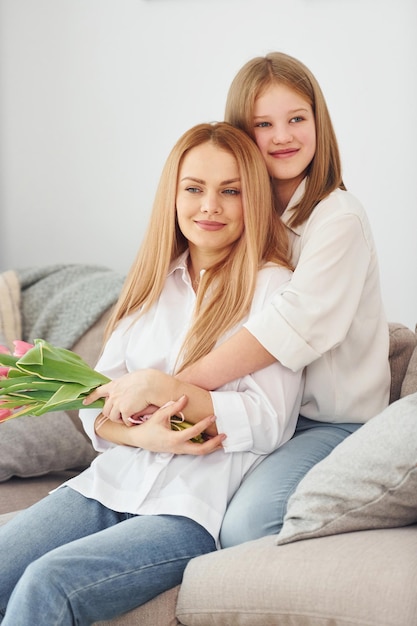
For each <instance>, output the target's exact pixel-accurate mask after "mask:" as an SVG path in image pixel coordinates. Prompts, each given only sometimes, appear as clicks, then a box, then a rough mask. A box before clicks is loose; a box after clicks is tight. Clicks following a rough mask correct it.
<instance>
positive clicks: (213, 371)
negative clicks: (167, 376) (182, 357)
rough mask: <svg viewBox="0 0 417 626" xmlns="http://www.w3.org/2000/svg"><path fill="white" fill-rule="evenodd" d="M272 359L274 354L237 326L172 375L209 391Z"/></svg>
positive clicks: (262, 365)
mask: <svg viewBox="0 0 417 626" xmlns="http://www.w3.org/2000/svg"><path fill="white" fill-rule="evenodd" d="M275 361H276V359H275V357H273V356H272V354H270V353H269V352H268V351H267V350H265V348H264V347H263V346H262V344H260V343H259V341H258V340H257V339H256V338H255V337H254V336H253V335H251V333H250V332H249V331H248V330H246V328H241V329H240V330H238V331H237V333H236V334H235V335H233V336H232V337H230V339H228V340H227V341H225V342H224V343H222V344H221V345H220V346H219V347H218V348H216V349H215V350H213V351H212V352H210V353H209V354H207V355H206V356H205V357H203V358H202V359H200V360H199V361H197V362H196V363H193V364H192V365H190V366H189V367H187V368H186V369H185V370H184V371H182V372H180V373H179V374H177V376H176V378H177V379H178V380H179V381H182V382H184V383H190V384H192V385H197V386H198V387H202V388H203V389H210V390H213V389H217V388H218V387H221V386H222V385H225V384H226V383H229V382H231V381H232V380H236V379H238V378H242V377H243V376H246V375H247V374H252V373H253V372H257V371H258V370H260V369H263V368H264V367H267V366H268V365H272V363H274V362H275Z"/></svg>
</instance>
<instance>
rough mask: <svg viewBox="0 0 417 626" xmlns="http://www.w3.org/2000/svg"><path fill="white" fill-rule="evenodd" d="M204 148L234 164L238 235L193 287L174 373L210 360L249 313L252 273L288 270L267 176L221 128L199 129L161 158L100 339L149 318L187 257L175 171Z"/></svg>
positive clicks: (244, 142) (244, 141)
mask: <svg viewBox="0 0 417 626" xmlns="http://www.w3.org/2000/svg"><path fill="white" fill-rule="evenodd" d="M207 142H209V143H212V144H213V145H214V146H216V147H218V148H219V149H220V150H225V151H227V152H229V153H230V154H231V155H232V156H233V157H234V158H235V159H236V162H237V165H238V169H239V174H240V179H241V198H242V207H243V219H244V231H243V234H242V236H241V237H240V239H238V240H237V241H236V242H235V243H234V244H233V246H232V249H231V251H230V252H229V253H228V254H227V255H226V256H225V257H224V258H222V259H221V260H220V261H219V262H217V263H216V264H215V265H213V266H212V267H208V268H206V271H205V273H204V275H203V276H202V278H201V280H200V285H199V289H198V293H197V298H196V307H195V311H194V318H193V323H192V326H191V328H190V330H189V332H188V334H187V336H186V338H185V341H184V344H183V347H182V351H181V369H183V368H184V367H186V366H187V365H189V364H190V363H193V362H194V361H196V360H197V359H199V358H200V357H202V356H204V355H205V354H207V353H208V352H210V350H212V349H213V347H214V345H215V343H216V341H217V339H218V338H220V337H221V336H222V335H223V334H224V333H226V332H227V331H228V330H231V329H232V328H233V327H234V326H235V325H236V324H237V323H238V322H239V321H240V320H241V319H242V318H243V317H244V316H245V315H246V314H247V313H248V312H249V308H250V305H251V301H252V298H253V294H254V290H255V285H256V279H257V273H258V271H259V269H260V268H261V267H262V265H263V264H264V263H266V262H268V261H272V262H275V263H278V264H280V265H282V266H285V267H290V262H289V246H288V239H287V234H286V230H285V227H284V226H283V224H282V223H281V220H280V219H279V217H278V215H277V213H276V211H275V209H274V206H273V199H272V192H271V186H270V182H269V175H268V172H267V170H266V166H265V163H264V160H263V158H262V156H261V154H260V152H259V150H258V148H257V146H256V144H254V143H253V141H252V140H251V139H250V138H249V137H248V136H247V135H246V134H245V133H244V132H243V131H240V130H239V129H237V128H234V127H233V126H231V125H230V124H227V123H225V122H220V123H213V124H199V125H197V126H194V127H193V128H191V129H190V130H188V131H187V132H186V133H184V135H182V137H181V138H180V139H179V140H178V141H177V143H176V144H175V146H174V148H173V149H172V151H171V153H170V155H169V156H168V159H167V161H166V163H165V166H164V168H163V171H162V175H161V178H160V182H159V185H158V188H157V191H156V196H155V201H154V205H153V209H152V213H151V218H150V221H149V225H148V229H147V232H146V234H145V236H144V239H143V243H142V245H141V247H140V249H139V251H138V254H137V256H136V259H135V261H134V263H133V265H132V267H131V269H130V272H129V274H128V276H127V278H126V281H125V284H124V286H123V289H122V292H121V295H120V297H119V300H118V302H117V303H116V306H115V309H114V311H113V315H112V317H111V319H110V321H109V324H108V326H107V332H106V338H108V336H109V335H110V333H111V332H112V330H113V329H114V328H115V326H116V325H117V323H118V322H119V320H121V319H122V318H124V317H126V316H127V315H131V314H133V313H136V312H137V313H138V315H143V314H144V313H146V312H147V311H149V309H150V308H151V307H152V305H153V304H154V303H155V302H156V301H157V299H158V298H159V296H160V294H161V292H162V289H163V287H164V283H165V280H166V277H167V274H168V271H169V267H170V264H171V263H172V261H174V260H175V259H176V258H177V257H178V256H179V255H181V253H183V252H184V251H185V250H186V249H187V247H188V242H187V240H186V239H185V237H184V236H183V234H182V232H181V230H180V229H179V226H178V220H177V214H176V206H175V203H176V195H177V185H178V175H179V169H180V167H181V164H182V161H183V159H184V156H185V154H187V153H188V152H189V151H190V150H192V149H193V148H195V147H197V146H200V145H202V144H204V143H207ZM206 294H207V298H205V296H206Z"/></svg>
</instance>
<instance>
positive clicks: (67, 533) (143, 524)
mask: <svg viewBox="0 0 417 626" xmlns="http://www.w3.org/2000/svg"><path fill="white" fill-rule="evenodd" d="M287 243H288V242H287V238H286V234H285V229H284V227H283V225H282V224H281V222H280V220H279V218H278V217H277V215H276V213H275V211H274V209H273V202H272V195H271V192H270V185H269V180H268V174H267V171H266V168H265V164H264V162H263V159H262V157H261V155H260V153H259V151H258V149H257V148H256V146H255V144H254V143H253V142H252V141H251V140H250V139H249V138H248V137H247V135H246V134H245V133H243V132H242V131H239V130H237V129H235V128H233V127H232V126H230V125H228V124H225V123H220V124H213V125H211V124H202V125H199V126H196V127H194V128H192V129H191V130H190V131H188V132H186V133H185V134H184V135H183V136H182V137H181V138H180V140H179V141H178V142H177V144H176V145H175V146H174V148H173V150H172V152H171V154H170V156H169V158H168V160H167V163H166V165H165V168H164V170H163V173H162V177H161V181H160V184H159V187H158V190H157V194H156V199H155V203H154V207H153V212H152V216H151V220H150V225H149V228H148V233H147V236H146V237H145V240H144V244H143V245H142V247H141V248H140V250H139V253H138V256H137V259H136V261H135V263H134V264H133V266H132V269H131V271H130V273H129V275H128V277H127V280H126V283H125V286H124V289H123V291H122V294H121V296H120V299H119V301H118V304H117V306H116V308H115V311H114V315H113V318H112V320H111V322H110V328H109V333H110V334H109V339H108V341H107V342H106V345H105V348H104V351H103V354H102V356H101V358H100V360H99V363H98V366H97V369H99V370H100V371H102V372H103V373H105V374H106V375H107V376H109V377H110V378H112V377H122V380H128V381H130V384H132V381H133V382H134V381H135V380H136V378H135V377H136V374H137V371H138V370H139V371H141V372H142V377H143V378H144V379H145V380H146V381H148V389H149V390H151V391H149V393H150V394H151V395H150V396H149V397H150V400H149V403H150V404H152V403H153V402H154V398H153V396H152V393H153V392H155V393H158V394H159V393H160V391H158V388H160V387H164V388H165V389H166V390H168V392H167V393H168V395H169V394H170V393H171V389H175V379H174V377H173V375H172V374H173V373H174V372H176V371H179V370H180V369H181V368H184V367H185V366H186V365H190V364H192V363H193V362H194V361H195V360H196V359H198V358H200V357H202V356H204V355H205V354H207V353H208V352H209V351H210V350H211V349H213V347H214V346H215V345H216V343H218V342H219V340H221V341H223V340H224V339H225V338H226V337H227V336H228V335H230V334H231V333H232V332H234V331H235V330H236V328H237V327H238V326H241V325H242V323H243V322H244V321H245V320H246V319H247V317H248V315H249V314H250V315H252V314H255V313H256V312H257V311H259V310H261V309H263V308H265V306H266V305H267V304H268V302H270V301H271V299H272V298H274V297H276V296H277V295H278V294H279V293H280V291H282V289H283V288H284V285H285V284H286V283H287V282H288V280H289V278H290V276H291V272H290V269H289V262H288V258H287ZM138 378H139V379H140V375H138ZM172 381H173V382H172ZM301 381H302V375H301V372H296V373H293V372H291V371H290V370H289V369H287V368H285V367H284V366H282V365H281V364H279V363H278V362H275V363H273V364H271V365H270V366H268V367H266V368H264V369H263V370H260V371H258V372H257V373H255V374H253V375H249V376H243V377H241V378H240V379H238V380H235V381H234V382H232V383H229V384H227V385H225V386H224V387H223V388H222V389H221V390H217V391H216V392H214V393H210V392H208V391H205V390H203V389H198V388H194V387H193V386H192V385H184V388H185V389H186V390H187V394H188V404H187V399H186V398H184V397H183V398H180V399H179V400H178V401H176V402H172V400H173V398H174V396H173V397H171V396H170V397H169V399H170V400H171V403H170V404H169V405H168V406H167V407H165V408H161V409H159V410H158V411H156V412H155V413H154V414H153V415H152V416H151V417H150V418H149V419H147V420H143V419H142V420H138V419H137V416H135V415H133V416H132V414H126V413H125V412H124V410H123V408H122V410H121V413H122V416H121V417H120V416H119V415H118V416H117V419H115V420H114V421H113V420H109V419H106V418H105V416H104V418H103V415H102V414H98V411H97V410H93V409H85V410H83V411H81V414H80V416H81V419H82V421H83V424H84V427H85V429H86V431H87V432H88V434H89V435H90V437H91V439H92V441H93V443H94V445H95V447H96V449H97V450H98V451H99V452H101V453H102V454H100V455H99V456H98V457H97V458H96V460H95V461H94V462H93V463H92V465H91V466H90V468H88V469H87V470H86V471H84V472H83V473H81V474H80V475H79V476H77V477H75V478H73V479H71V480H70V481H68V482H67V483H66V484H65V485H63V486H62V487H60V488H59V489H58V490H56V491H54V492H53V493H51V494H50V495H49V496H47V497H46V498H45V499H44V500H42V501H40V502H38V503H37V504H35V505H34V506H33V507H30V508H29V509H27V510H26V511H23V512H22V513H20V514H19V515H18V516H16V517H15V518H14V519H13V520H12V521H11V522H9V523H8V524H7V525H5V526H3V527H2V528H1V529H0V552H1V553H2V554H7V556H8V558H7V561H4V562H3V565H2V568H1V573H0V615H2V616H3V619H2V624H3V625H4V626H6V625H7V626H9V625H13V626H15V625H16V624H19V626H29V625H32V624H46V623H47V624H60V625H62V626H66V625H73V624H80V625H87V624H92V623H94V622H96V621H99V620H108V619H111V618H113V617H115V616H117V615H121V614H123V613H124V612H126V611H129V610H130V609H133V608H134V607H137V606H139V605H141V604H143V603H145V602H147V601H148V600H150V599H151V598H153V597H155V596H157V595H158V594H160V593H162V592H163V591H165V590H167V589H169V588H171V587H173V586H175V585H177V584H179V583H180V582H181V579H182V574H183V571H184V568H185V566H186V564H187V562H188V561H189V560H190V559H191V558H193V557H194V556H196V555H199V554H204V553H206V552H209V551H212V550H214V549H215V548H216V547H217V546H218V535H219V530H220V526H221V523H222V518H223V515H224V511H225V509H226V506H227V503H228V501H229V500H230V498H231V497H232V495H233V493H234V492H235V491H236V489H237V488H238V486H239V484H240V482H241V480H242V478H243V477H244V476H245V475H246V474H247V473H248V472H249V471H251V470H252V469H253V468H254V467H255V466H256V465H257V464H258V463H259V461H260V460H261V458H262V456H264V455H266V454H268V453H270V452H271V451H272V450H274V449H275V448H277V447H278V446H279V445H281V444H283V443H284V442H285V441H288V440H289V439H290V438H291V436H292V434H293V433H294V429H295V425H296V421H297V417H298V412H299V406H300V401H301V388H302V385H301ZM109 385H112V383H109ZM152 390H153V391H152ZM111 411H112V407H111V406H110V407H109V405H108V406H107V408H105V409H104V411H103V412H104V413H105V414H107V413H108V412H111ZM181 412H183V414H184V415H185V418H186V419H189V420H190V421H195V422H199V423H197V424H196V425H195V426H193V427H191V428H190V434H186V436H185V437H184V436H183V438H182V441H183V444H182V448H181V452H187V451H191V452H193V454H175V455H174V454H172V453H170V452H169V447H170V444H169V437H168V436H167V434H166V433H167V431H169V433H171V432H172V431H170V430H169V428H166V427H168V425H169V420H170V417H171V416H173V415H181ZM213 413H215V415H216V417H217V425H218V428H219V431H220V432H221V433H223V434H217V430H216V427H215V425H214V419H213V418H212V417H210V416H211V415H213ZM207 416H209V417H207ZM137 421H139V422H141V423H140V425H137V424H135V422H137ZM158 429H159V431H161V432H163V435H164V440H163V441H166V442H167V444H166V447H165V449H164V445H165V444H164V443H161V442H159V443H158V446H157V451H155V452H154V451H152V449H153V443H152V441H153V440H157V441H158V437H157V433H158ZM203 430H206V431H207V432H211V433H212V437H211V438H210V439H208V440H207V441H206V442H205V443H203V444H195V446H197V447H199V450H200V452H198V451H197V450H196V449H195V448H194V444H193V443H191V442H190V441H188V439H189V438H190V437H191V436H193V437H194V436H196V435H198V434H199V433H201V432H202V431H203ZM172 434H173V435H174V436H175V433H172ZM181 435H182V433H181ZM225 437H226V438H225ZM176 445H177V444H176ZM209 452H210V454H208V453H209Z"/></svg>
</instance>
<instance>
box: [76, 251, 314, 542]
mask: <svg viewBox="0 0 417 626" xmlns="http://www.w3.org/2000/svg"><path fill="white" fill-rule="evenodd" d="M187 256H188V253H186V254H184V255H182V257H180V259H179V260H178V261H177V262H176V263H175V264H174V265H173V267H172V268H171V271H170V273H169V275H168V277H167V280H166V284H165V287H164V290H163V292H162V294H161V296H160V298H159V300H158V302H157V303H156V304H155V305H154V306H153V308H152V309H151V310H150V311H149V312H148V313H146V314H145V315H144V316H142V317H140V318H139V319H138V320H137V321H136V322H135V323H134V324H133V325H132V323H131V322H132V318H126V319H125V320H123V321H122V322H121V323H120V324H119V325H118V326H117V328H116V329H115V331H114V332H113V334H112V336H111V337H110V339H109V341H108V342H107V344H106V346H105V349H104V351H103V354H102V356H101V358H100V360H99V362H98V364H97V369H98V370H99V371H100V372H102V373H103V374H105V375H106V376H108V377H109V378H116V377H119V376H121V375H123V374H124V373H126V372H131V371H135V370H138V369H141V368H147V367H150V368H157V369H160V370H162V371H164V372H167V373H172V372H173V370H174V365H175V362H176V358H177V355H178V352H179V349H180V346H181V345H182V342H183V339H184V337H185V334H186V332H187V329H188V328H189V326H190V323H191V318H192V313H193V308H194V304H195V299H196V297H195V293H194V291H193V289H192V286H191V282H190V278H189V274H188V270H187ZM290 276H291V272H290V271H289V270H287V269H284V268H282V267H278V266H276V265H272V264H269V265H268V266H266V267H265V268H263V269H262V270H261V271H260V272H259V275H258V281H257V287H256V293H255V296H254V299H253V304H252V307H251V314H253V313H255V312H256V311H259V310H261V309H262V308H264V307H265V305H266V304H267V303H268V302H270V301H271V299H272V298H273V297H274V296H276V295H277V294H278V293H279V292H280V291H281V290H282V288H283V285H284V284H285V283H287V282H288V280H289V278H290ZM242 323H243V321H242ZM235 331H236V329H234V330H233V332H235ZM228 335H229V333H228ZM225 338H226V337H224V338H222V340H224V339H225ZM301 395H302V373H301V372H297V373H293V372H291V371H290V370H288V369H287V368H285V367H284V366H282V365H281V364H279V363H275V364H273V365H271V366H270V367H268V368H265V369H263V370H261V371H259V372H256V373H255V374H253V375H251V376H245V377H244V378H241V379H239V380H236V381H234V382H232V383H230V384H227V385H225V386H224V387H222V388H221V389H219V390H216V391H214V392H211V396H212V400H213V405H214V413H215V415H216V416H217V421H216V425H217V428H218V431H219V432H222V433H226V435H227V439H226V440H225V442H224V450H219V451H216V452H214V453H212V454H209V455H207V456H201V457H200V456H192V455H173V454H169V453H154V452H149V451H147V450H144V449H141V448H134V447H129V446H122V445H116V444H113V443H111V442H109V441H106V440H105V439H102V438H101V437H98V436H97V435H96V434H95V432H94V420H95V417H96V416H97V414H98V413H99V411H98V410H96V409H83V410H82V411H80V417H81V420H82V422H83V425H84V428H85V430H86V432H87V433H88V435H89V436H90V438H91V440H92V442H93V445H94V447H95V449H96V450H98V451H99V452H102V454H100V455H99V456H98V457H97V458H96V459H95V460H94V461H93V463H92V465H91V466H90V467H89V468H88V469H87V470H85V471H84V472H83V473H81V474H80V475H79V476H77V477H75V478H73V479H71V480H70V481H68V482H67V483H66V484H67V485H69V486H70V487H72V488H73V489H75V490H77V491H79V492H80V493H82V494H84V495H85V496H86V497H89V498H94V499H96V500H98V501H99V502H101V503H102V504H104V505H105V506H107V507H109V508H110V509H112V510H116V511H121V512H129V513H135V514H149V515H153V514H172V515H184V516H186V517H190V518H191V519H194V520H195V521H196V522H198V523H199V524H201V525H202V526H204V527H205V528H206V529H207V530H208V531H209V532H210V533H211V534H212V535H213V537H214V538H215V539H216V541H217V539H218V534H219V530H220V526H221V523H222V520H223V516H224V513H225V510H226V506H227V504H228V502H229V500H230V499H231V497H232V495H233V494H234V492H235V491H236V490H237V488H238V487H239V485H240V483H241V481H242V478H243V477H244V476H245V475H246V474H247V473H248V472H249V470H251V469H252V468H253V467H254V466H255V465H256V464H257V463H258V462H259V461H260V460H261V458H262V456H263V455H266V454H268V453H270V452H272V451H273V450H275V449H276V448H278V447H279V446H280V445H281V444H283V443H284V442H285V441H287V440H288V439H290V438H291V436H292V435H293V433H294V430H295V425H296V422H297V418H298V414H299V408H300V402H301ZM134 428H140V426H134Z"/></svg>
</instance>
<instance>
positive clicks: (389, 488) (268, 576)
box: [0, 281, 417, 626]
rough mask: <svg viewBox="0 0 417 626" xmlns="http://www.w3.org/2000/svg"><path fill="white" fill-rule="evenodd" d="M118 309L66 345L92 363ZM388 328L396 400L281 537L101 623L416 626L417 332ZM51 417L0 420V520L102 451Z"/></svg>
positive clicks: (335, 461) (197, 565) (352, 444)
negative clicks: (63, 447)
mask: <svg viewBox="0 0 417 626" xmlns="http://www.w3.org/2000/svg"><path fill="white" fill-rule="evenodd" d="M0 283H1V281H0ZM0 300H1V284H0ZM0 308H1V307H0ZM110 308H111V307H108V308H106V310H104V311H96V315H95V319H94V323H91V324H90V325H89V326H88V328H87V329H86V330H83V332H82V333H81V336H79V337H78V338H77V340H76V341H74V342H73V344H72V345H71V346H68V347H71V349H73V350H74V351H75V352H77V353H78V354H80V356H82V357H83V358H84V359H85V360H86V361H87V362H89V363H90V364H91V365H94V363H95V361H96V359H97V356H98V354H99V351H100V348H101V342H102V336H103V331H104V327H105V324H106V321H107V319H108V315H109V312H110ZM54 319H55V318H54ZM0 320H1V310H0ZM0 331H1V325H0ZM389 332H390V365H391V373H392V383H391V397H390V406H389V407H388V409H387V410H386V411H384V412H383V413H381V414H380V415H379V416H376V417H375V418H374V419H372V420H370V422H368V423H367V424H366V425H364V426H363V427H361V428H360V429H359V430H358V431H357V432H356V433H354V434H353V435H351V436H350V437H349V438H348V439H347V440H346V441H345V442H343V443H342V444H340V446H338V448H336V449H335V450H334V451H333V452H332V453H331V454H330V455H329V456H328V457H327V458H326V459H324V460H323V461H322V462H321V463H319V464H318V465H316V466H315V467H314V468H312V470H310V472H309V473H308V474H307V476H306V477H305V479H304V480H303V481H302V483H300V486H299V487H298V488H297V490H296V492H295V493H294V494H293V495H292V497H291V499H290V502H289V505H288V511H287V515H286V518H285V520H284V526H283V529H282V531H281V532H280V534H279V535H275V536H267V537H264V538H261V539H258V540H255V541H251V542H248V543H245V544H242V545H239V546H236V547H233V548H228V549H225V550H220V551H217V552H214V553H211V554H208V555H204V556H201V557H198V558H195V559H193V560H192V561H190V563H189V564H188V566H187V568H186V570H185V573H184V578H183V582H182V584H181V586H178V587H176V588H174V589H171V590H168V591H166V592H165V593H163V594H161V595H160V596H158V597H157V598H155V599H154V600H152V601H150V602H148V603H147V604H145V605H143V606H141V607H139V608H137V609H135V610H134V611H131V612H129V613H127V614H126V615H124V616H121V617H118V618H115V619H113V620H110V621H108V622H98V623H97V624H99V625H100V626H104V625H105V624H108V625H113V626H117V625H120V626H121V625H123V626H133V625H138V624H141V625H142V626H173V625H174V624H184V625H188V626H208V625H213V626H214V625H215V626H218V625H244V626H256V625H259V626H269V625H280V626H415V625H416V624H417V526H416V523H417V502H416V498H417V495H414V494H417V468H416V465H417V437H416V436H415V437H413V433H414V435H417V347H416V345H417V337H416V334H415V332H414V331H412V330H411V329H409V328H407V327H405V326H404V325H402V324H394V323H391V324H390V325H389ZM23 335H24V333H23ZM26 339H30V337H27V338H26ZM72 340H73V338H71V340H70V341H72ZM0 343H1V342H0ZM43 418H45V416H42V418H40V419H42V420H43V421H42V422H41V421H38V422H37V423H36V424H35V427H33V429H32V430H30V429H31V428H32V426H33V424H34V418H33V417H31V416H28V418H19V420H11V421H9V422H5V423H4V424H0V459H8V460H7V461H0V481H2V482H0V524H3V523H7V521H8V520H9V519H11V517H12V516H13V515H14V514H15V513H16V511H18V510H20V509H22V508H25V507H27V506H29V505H30V504H32V503H34V502H36V501H37V500H38V499H40V498H41V497H43V496H45V495H46V494H47V493H48V492H49V491H50V490H51V489H53V488H54V487H55V486H57V485H58V484H60V483H62V482H63V481H65V480H66V479H67V478H68V477H69V476H72V475H74V474H75V473H76V472H78V471H80V470H81V469H82V468H83V467H85V466H87V465H88V464H89V463H90V462H91V459H92V458H94V455H95V452H94V451H93V450H92V448H91V446H90V443H89V441H88V440H87V439H86V437H85V435H84V434H83V432H82V430H81V428H80V424H79V420H78V418H77V415H76V414H74V413H72V412H69V413H68V414H66V415H53V416H52V418H51V419H53V420H54V422H53V423H51V424H49V425H48V424H47V423H46V421H45V420H44V419H43ZM413 418H414V420H413ZM25 420H26V422H25ZM18 422H19V423H20V424H22V426H21V427H20V426H19V428H18V426H17V423H18ZM414 422H415V423H414ZM11 424H16V426H13V428H14V429H17V432H14V431H13V432H11V433H10V434H9V433H8V432H6V427H7V429H9V426H8V425H11ZM44 424H45V425H44ZM60 428H63V430H60ZM2 429H4V430H2ZM19 429H20V430H19ZM48 429H49V430H48ZM51 430H52V431H53V433H54V437H55V439H53V438H52V439H48V437H49V431H51ZM10 431H12V428H10ZM28 431H29V434H28V435H27V432H28ZM57 431H58V435H57ZM2 435H3V436H2ZM25 437H27V440H26V441H24V440H25ZM4 441H6V444H4ZM64 441H65V442H68V441H69V442H70V446H69V449H68V447H67V448H65V449H64V450H63V451H62V452H60V453H59V455H58V457H57V455H56V454H55V449H56V448H59V447H60V445H61V444H62V443H63V442H64ZM22 442H23V443H22ZM3 445H4V450H3V448H2V446H3ZM79 451H81V452H80V454H78V456H77V452H79ZM74 453H75V456H74ZM71 455H73V456H71ZM16 458H17V460H16V461H15V459H16ZM6 463H8V464H9V466H10V467H7V468H5V467H4V465H5V464H6ZM14 463H15V465H14ZM45 626H48V624H45Z"/></svg>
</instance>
